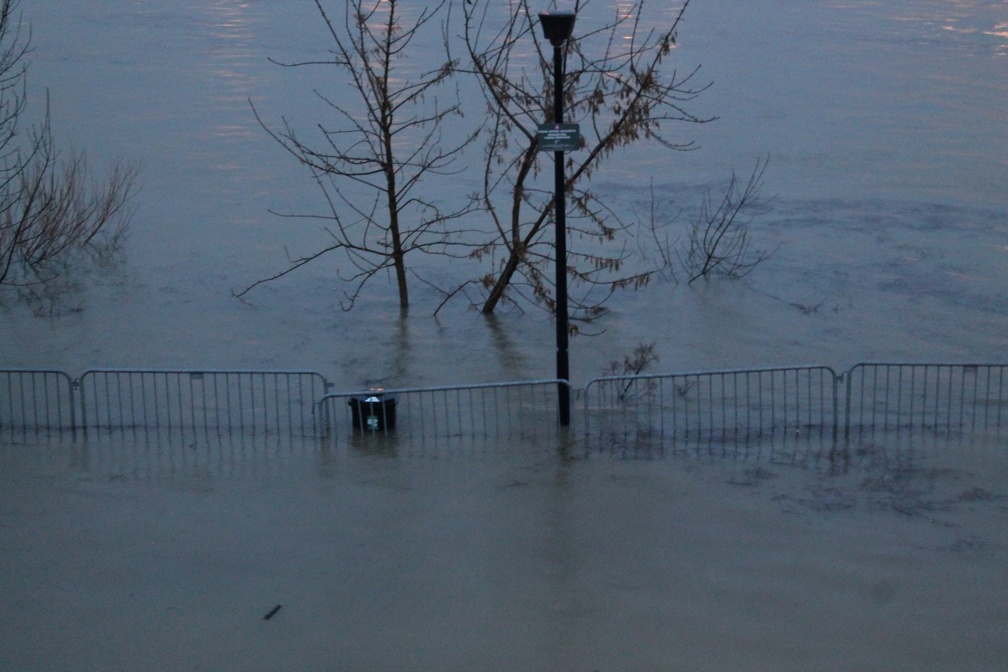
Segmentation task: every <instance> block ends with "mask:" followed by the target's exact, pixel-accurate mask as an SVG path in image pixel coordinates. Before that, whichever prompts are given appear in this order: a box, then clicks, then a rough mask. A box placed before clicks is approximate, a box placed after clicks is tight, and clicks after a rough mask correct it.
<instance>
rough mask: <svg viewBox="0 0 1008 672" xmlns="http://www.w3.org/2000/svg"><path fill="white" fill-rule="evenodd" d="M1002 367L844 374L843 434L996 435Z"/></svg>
mask: <svg viewBox="0 0 1008 672" xmlns="http://www.w3.org/2000/svg"><path fill="white" fill-rule="evenodd" d="M1006 370H1008V365H1006V364H906V363H904V364H884V363H863V364H858V365H856V366H854V367H853V368H852V369H851V370H850V372H849V373H848V374H847V378H848V379H847V400H846V413H845V415H846V423H847V424H846V433H847V435H848V436H850V435H851V434H854V435H858V434H863V433H865V432H885V431H890V430H896V431H899V430H915V431H920V430H923V431H928V432H967V431H970V432H977V431H985V432H990V431H1001V430H1003V429H1004V428H1005V425H1006V423H1008V397H1006V388H1005V384H1006V382H1008V381H1006V373H1008V371H1006Z"/></svg>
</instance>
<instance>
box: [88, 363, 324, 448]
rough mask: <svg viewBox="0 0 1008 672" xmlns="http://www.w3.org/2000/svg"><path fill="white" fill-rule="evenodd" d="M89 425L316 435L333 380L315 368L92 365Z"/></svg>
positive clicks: (110, 427) (89, 427)
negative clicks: (321, 402)
mask: <svg viewBox="0 0 1008 672" xmlns="http://www.w3.org/2000/svg"><path fill="white" fill-rule="evenodd" d="M76 387H77V393H78V400H79V403H80V408H81V414H80V417H81V427H82V428H84V429H85V430H86V429H91V428H104V429H140V428H159V429H197V430H203V431H208V432H218V433H228V432H236V431H247V432H251V433H253V434H256V433H259V434H264V435H265V434H287V435H289V436H297V435H314V434H315V433H316V428H315V419H314V417H313V415H312V408H313V405H314V403H315V400H317V399H319V398H321V397H322V395H323V394H325V391H326V389H327V388H328V383H327V382H326V380H325V378H323V377H322V376H321V375H320V374H318V373H314V372H310V371H145V370H91V371H86V372H84V374H83V375H82V376H81V378H80V380H79V381H78V383H77V386H76Z"/></svg>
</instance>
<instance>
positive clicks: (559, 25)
mask: <svg viewBox="0 0 1008 672" xmlns="http://www.w3.org/2000/svg"><path fill="white" fill-rule="evenodd" d="M576 17H577V14H575V13H574V12H570V11H554V12H539V23H541V24H542V27H543V35H544V36H545V37H546V39H547V40H549V41H550V44H552V45H553V46H554V47H560V46H563V43H564V42H566V41H567V40H568V39H570V36H571V33H573V32H574V19H575V18H576Z"/></svg>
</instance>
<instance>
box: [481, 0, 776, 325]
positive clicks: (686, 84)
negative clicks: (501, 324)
mask: <svg viewBox="0 0 1008 672" xmlns="http://www.w3.org/2000/svg"><path fill="white" fill-rule="evenodd" d="M590 2H591V0H578V7H576V11H583V9H584V7H586V6H587V5H588V4H590ZM655 5H656V8H655V7H652V5H651V4H650V3H648V2H647V1H646V0H634V1H632V2H626V3H617V6H616V7H614V14H613V16H612V18H611V20H610V21H608V22H607V23H605V24H604V25H601V26H597V27H588V28H587V30H578V26H575V31H574V35H573V36H572V38H571V39H570V40H568V42H567V43H566V46H565V49H566V53H565V68H564V71H565V79H564V91H563V100H564V108H565V110H566V116H567V118H568V119H571V120H574V121H577V122H579V124H580V128H581V131H582V136H583V140H584V146H583V147H582V149H581V150H580V151H575V152H570V153H568V154H566V156H565V159H566V161H567V165H566V166H565V179H566V191H567V194H568V202H570V203H571V208H572V209H573V213H572V217H571V218H568V224H569V228H570V230H571V233H572V235H573V237H574V238H575V239H580V240H581V243H580V244H579V246H578V247H576V248H575V247H574V246H572V249H571V251H570V253H569V257H568V267H567V273H568V277H569V278H570V279H571V280H572V281H573V283H572V284H576V285H580V286H581V287H582V289H583V293H582V295H581V297H580V298H578V299H574V300H575V301H577V305H576V306H574V308H575V309H576V315H579V316H580V317H581V318H587V319H590V318H591V317H592V316H593V315H595V314H597V313H598V312H601V311H602V310H603V303H604V301H605V300H606V299H607V298H608V297H609V296H610V295H611V294H612V292H614V291H616V290H619V289H622V288H627V287H633V288H636V287H640V286H643V285H645V284H647V283H648V282H649V281H650V279H651V277H652V275H653V273H654V271H655V269H653V268H647V267H641V266H640V265H635V264H633V263H631V262H632V261H633V259H632V256H633V255H632V249H631V247H632V246H630V245H628V243H627V241H628V240H632V239H634V238H637V239H638V240H639V239H640V238H639V234H638V231H637V229H638V227H639V226H641V224H640V223H634V222H629V223H628V222H626V221H623V220H622V219H621V218H620V217H619V216H617V215H616V213H615V212H614V210H613V209H612V208H610V207H608V206H607V204H606V203H605V202H604V201H603V200H602V199H601V198H600V196H599V195H598V194H597V193H596V192H595V191H593V190H592V189H591V185H590V180H591V178H592V176H593V175H594V174H595V172H596V171H597V170H599V169H600V168H601V166H602V165H603V164H604V163H605V161H606V160H607V159H609V158H610V157H612V156H613V155H614V154H616V153H617V152H620V151H622V150H627V149H628V148H631V147H634V146H637V145H640V144H643V143H651V144H652V145H657V146H659V147H662V148H664V149H667V150H674V151H683V150H690V149H693V148H694V144H693V143H692V142H690V141H684V140H681V139H679V138H677V137H676V136H675V134H674V129H675V128H676V127H677V124H675V123H673V122H686V123H689V124H702V123H706V122H709V121H712V120H713V119H714V118H713V117H700V116H697V115H695V114H693V113H691V112H689V111H688V110H687V109H686V105H687V104H688V103H689V102H690V101H692V100H694V99H695V98H696V97H697V96H698V95H700V94H701V93H702V92H703V91H704V90H705V89H706V88H707V87H708V86H709V84H699V83H696V81H695V80H696V78H697V73H698V70H699V68H693V69H689V70H686V71H684V72H681V71H679V70H677V69H676V68H675V67H672V66H670V65H669V63H668V61H669V60H670V58H671V56H672V54H673V50H674V48H675V46H676V35H677V31H678V29H679V27H680V25H681V23H682V20H683V16H684V13H685V11H686V9H687V6H688V5H689V0H685V1H684V2H683V4H682V6H681V7H679V8H677V9H671V8H670V7H669V6H668V5H666V4H664V3H657V2H656V3H655ZM464 8H465V15H464V31H463V37H464V42H465V46H466V49H467V51H468V55H469V61H470V63H471V66H470V70H471V72H472V74H474V75H475V76H476V79H477V81H478V82H479V85H480V88H481V90H482V92H483V96H484V99H485V101H486V105H487V111H488V117H489V122H488V125H487V143H486V154H485V161H484V162H483V171H482V184H481V187H480V192H479V200H480V203H481V205H482V206H483V208H484V209H485V211H486V212H487V214H488V216H489V219H490V220H491V221H492V222H493V233H492V235H491V237H490V238H489V239H488V240H486V241H485V242H484V243H483V244H482V245H480V246H479V247H477V248H476V249H475V250H473V251H472V253H471V256H473V257H475V258H477V259H481V260H483V259H489V260H490V262H491V264H492V268H493V270H492V271H491V272H490V273H488V274H486V275H485V276H484V277H483V278H482V280H481V284H482V286H483V287H484V288H485V289H486V296H485V300H484V301H483V303H482V308H481V310H482V312H484V313H491V312H493V311H494V310H495V309H496V307H497V306H498V304H499V303H500V302H501V301H502V300H505V299H507V298H509V297H510V298H512V300H513V294H515V293H517V294H519V295H524V294H525V290H526V289H527V290H528V294H529V296H528V297H527V298H531V299H532V300H534V301H536V302H538V303H540V304H543V305H545V306H546V307H547V308H549V309H551V310H552V309H553V306H554V303H553V302H554V299H553V296H552V292H553V288H552V283H551V282H550V280H549V277H550V276H549V273H548V272H547V264H549V263H551V262H552V259H553V258H554V250H553V241H552V240H551V239H550V237H549V236H547V235H544V234H545V233H547V232H548V230H549V227H548V226H547V225H548V224H549V223H550V218H551V216H552V212H553V205H552V204H553V194H552V193H551V191H547V190H544V189H541V188H536V187H535V186H534V184H535V183H534V178H535V177H536V176H537V175H538V173H539V171H540V170H541V165H540V163H541V158H540V154H539V153H538V151H537V150H538V147H537V130H538V126H539V125H540V124H541V123H543V122H548V121H550V120H551V118H552V112H553V110H552V108H551V106H550V101H552V99H553V92H552V82H553V78H552V76H551V67H552V64H551V62H550V60H549V59H547V58H545V56H544V55H545V54H549V53H551V47H550V46H549V45H548V44H544V43H545V38H543V37H542V36H541V33H540V31H539V30H538V19H537V18H536V11H535V10H534V9H533V7H532V6H531V5H530V4H529V2H528V0H513V2H511V3H510V9H509V11H506V12H504V11H502V10H501V8H500V6H499V4H498V3H496V2H493V0H474V2H472V3H467V4H465V5H464ZM663 12H664V16H663V15H662V13H663ZM596 16H597V13H596ZM656 26H657V27H656ZM530 52H531V53H530ZM754 186H758V181H757V183H756V184H755V185H754ZM726 205H727V206H728V207H729V209H730V208H731V207H733V206H735V205H738V203H737V202H736V201H729V202H728V203H727V204H726ZM709 214H711V216H712V217H717V216H720V215H719V213H718V212H711V213H709ZM726 216H727V217H728V219H729V225H730V224H731V221H732V220H731V213H730V212H729V213H727V215H726ZM724 240H726V239H725V238H724V237H722V238H720V239H719V240H718V241H715V245H719V244H722V241H724ZM599 290H601V296H600V295H599Z"/></svg>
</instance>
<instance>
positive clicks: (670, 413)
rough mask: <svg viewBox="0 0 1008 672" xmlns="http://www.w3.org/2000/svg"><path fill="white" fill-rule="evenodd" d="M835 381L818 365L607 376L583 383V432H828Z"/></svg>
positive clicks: (638, 439)
mask: <svg viewBox="0 0 1008 672" xmlns="http://www.w3.org/2000/svg"><path fill="white" fill-rule="evenodd" d="M837 385H838V383H837V376H836V374H835V373H834V371H833V370H832V369H831V368H829V367H825V366H813V367H789V368H768V369H746V370H737V371H712V372H697V373H679V374H663V375H647V376H607V377H604V378H597V379H595V380H593V381H591V382H590V383H589V384H588V385H587V387H586V388H585V412H584V414H585V433H586V437H587V439H588V440H589V442H591V441H602V442H606V441H608V442H616V443H622V444H626V443H634V444H636V445H664V444H666V443H677V442H697V441H715V440H718V441H720V440H742V439H746V438H751V437H756V436H768V435H774V434H785V433H790V434H792V435H793V434H808V433H810V432H816V433H820V434H823V433H827V434H832V433H833V432H834V431H835V430H836V428H837V426H838V425H837V412H838V402H837Z"/></svg>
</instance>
